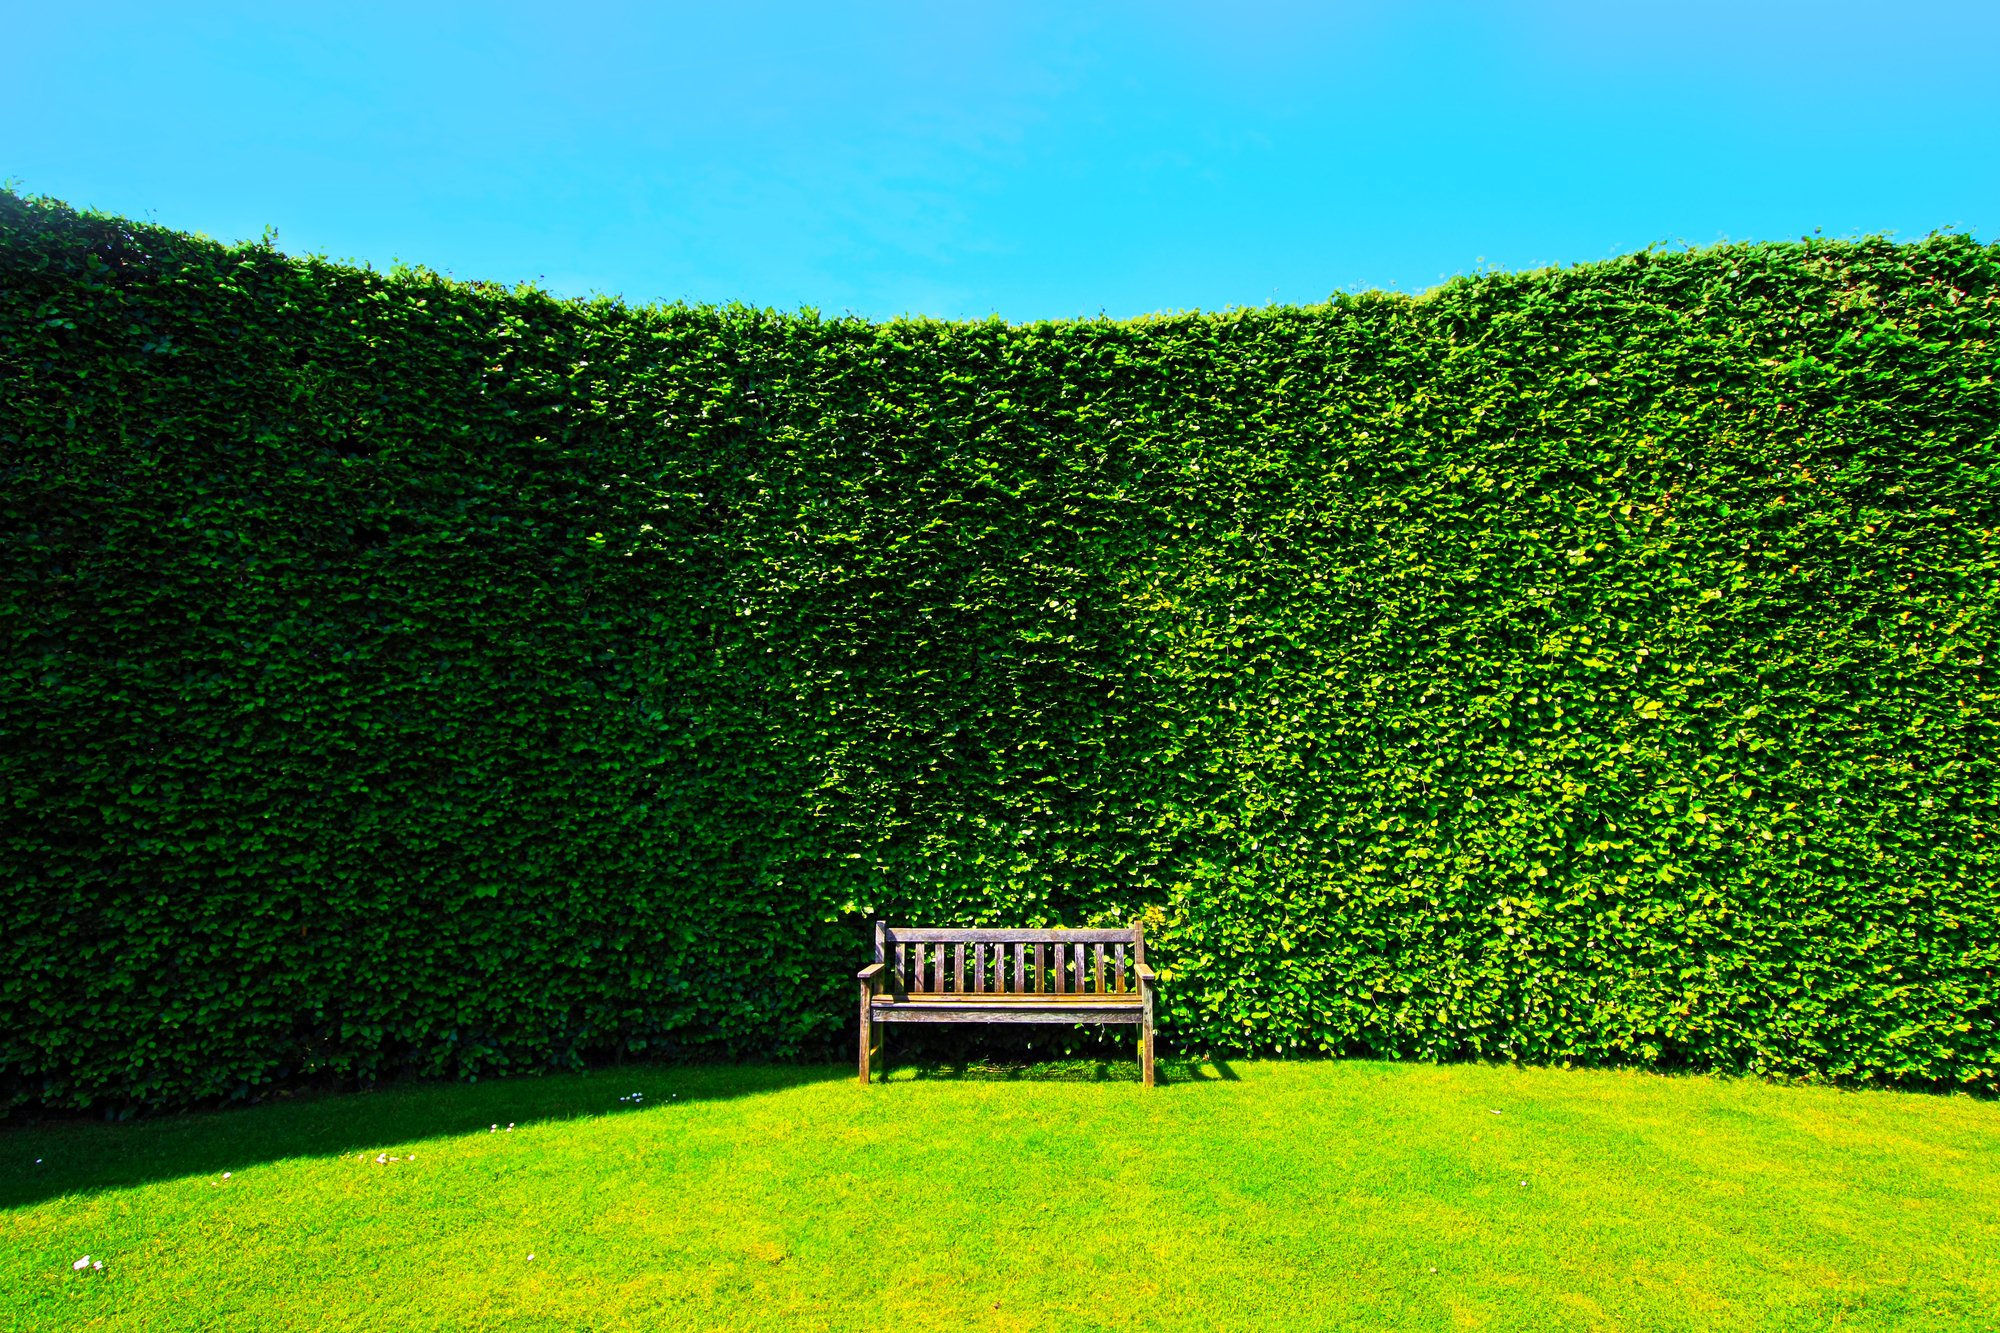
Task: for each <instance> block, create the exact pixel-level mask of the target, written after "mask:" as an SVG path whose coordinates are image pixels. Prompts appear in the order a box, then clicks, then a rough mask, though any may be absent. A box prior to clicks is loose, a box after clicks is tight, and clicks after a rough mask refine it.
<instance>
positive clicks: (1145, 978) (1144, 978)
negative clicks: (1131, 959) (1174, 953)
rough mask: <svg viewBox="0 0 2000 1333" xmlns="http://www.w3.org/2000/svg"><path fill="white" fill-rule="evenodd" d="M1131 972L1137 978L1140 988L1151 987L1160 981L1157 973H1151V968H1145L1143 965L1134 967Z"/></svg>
mask: <svg viewBox="0 0 2000 1333" xmlns="http://www.w3.org/2000/svg"><path fill="white" fill-rule="evenodd" d="M1132 971H1133V972H1134V973H1135V974H1136V975H1137V976H1138V978H1139V984H1140V985H1141V986H1151V985H1153V984H1154V983H1155V982H1157V981H1158V980H1159V979H1160V977H1159V973H1157V972H1155V971H1153V969H1152V968H1150V967H1147V966H1146V965H1145V964H1144V963H1140V964H1138V965H1136V966H1135V967H1134V968H1133V969H1132Z"/></svg>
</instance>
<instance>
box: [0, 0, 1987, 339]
mask: <svg viewBox="0 0 2000 1333" xmlns="http://www.w3.org/2000/svg"><path fill="white" fill-rule="evenodd" d="M7 31H8V45H9V47H10V48H11V51H10V58H9V60H8V61H7V64H8V77H7V78H6V79H5V80H0V177H5V178H10V179H13V180H15V181H17V182H18V186H17V188H20V189H22V190H24V191H27V192H29V193H36V194H50V195H54V196H56V197H57V198H60V199H64V200H67V201H69V202H70V203H73V204H76V205H79V206H92V207H96V208H101V209H106V210H110V211H114V212H119V213H125V214H129V215H132V216H135V217H144V218H148V219H151V220H154V221H157V222H160V223H162V224H165V225H167V226H171V227H176V228H181V229H183V230H190V231H201V232H206V233H208V234H209V235H211V236H216V237H220V238H223V239H227V240H235V239H239V238H244V237H252V236H256V235H257V234H259V233H260V232H261V231H263V229H264V228H265V227H266V226H275V227H277V228H278V243H279V245H280V246H281V247H282V248H284V249H286V250H289V251H293V252H306V251H316V252H323V253H328V254H331V255H333V256H335V257H337V258H354V259H358V260H365V261H369V262H372V263H375V264H377V265H385V264H387V263H389V262H390V261H392V260H394V259H402V260H405V261H409V262H415V263H422V264H426V265H429V266H430V267H433V268H437V269H443V270H449V271H451V272H453V273H455V274H457V275H458V276H460V277H467V278H487V279H495V280H501V281H508V282H513V281H519V280H522V279H539V280H541V281H542V282H543V283H544V284H545V285H547V286H548V287H550V288H552V289H553V290H555V291H558V292H560V293H563V294H566V295H581V294H585V293H590V292H604V293H613V294H618V295H622V296H624V297H625V298H626V299H627V300H630V301H635V302H641V301H663V300H664V301H671V300H676V299H681V298H685V299H688V300H696V301H732V300H740V301H746V302H749V303H752V304H756V305H773V306H778V307H781V308H787V309H791V308H796V307H799V306H814V307H817V308H819V309H821V310H823V311H827V312H829V313H839V312H842V311H848V310H851V311H854V312H857V313H860V314H864V315H869V316H875V317H884V316H890V315H896V314H902V313H925V314H932V315H944V316H953V317H965V316H975V317H976V316H984V315H987V314H989V313H992V312H996V311H997V312H998V313H999V314H1001V315H1003V316H1004V317H1006V318H1008V319H1012V320H1027V319H1037V318H1048V317H1071V316H1077V315H1096V314H1097V313H1099V312H1100V311H1103V312H1106V313H1108V314H1110V315H1113V316H1119V317H1122V316H1129V315H1136V314H1143V313H1146V312H1149V311H1156V310H1164V309H1187V308H1193V307H1199V308H1204V309H1214V308H1218V307H1223V306H1230V305H1262V304H1264V303H1266V302H1269V301H1272V300H1278V301H1286V302H1308V301H1317V300H1322V299H1324V298H1325V297H1326V296H1327V295H1328V294H1329V293H1330V292H1333V291H1335V290H1337V289H1342V288H1357V287H1389V288H1400V289H1402V290H1406V291H1409V290H1419V289H1421V288H1424V287H1427V286H1430V285H1432V284H1434V283H1436V282H1437V281H1438V280H1439V279H1440V278H1442V277H1446V276H1449V275H1451V274H1454V273H1461V272H1469V271H1471V270H1473V269H1474V268H1475V267H1476V266H1478V265H1479V264H1480V263H1481V261H1484V262H1485V263H1486V264H1489V265H1499V266H1502V267H1507V268H1523V267H1531V266H1539V265H1543V264H1550V263H1573V262H1578V261H1583V260H1590V259H1597V258H1601V257H1603V256H1605V255H1607V254H1613V253H1618V252H1622V251H1626V250H1631V249H1636V248H1639V247H1641V246H1644V245H1647V244H1649V243H1655V242H1666V243H1670V244H1673V243H1680V242H1692V243H1708V242H1712V241H1715V240H1718V239H1720V238H1723V237H1728V238H1730V239H1738V240H1743V239H1759V240H1762V239H1778V238H1785V237H1796V236H1798V235H1801V234H1803V233H1806V232H1809V231H1812V230H1813V229H1815V228H1820V229H1823V230H1824V232H1825V233H1826V234H1828V235H1850V234H1854V233H1859V232H1882V231H1893V232H1896V233H1897V234H1899V235H1901V236H1904V237H1906V238H1907V237H1916V236H1921V235H1923V234H1925V233H1927V232H1929V231H1931V230H1933V229H1936V228H1940V227H1957V228H1959V229H1960V230H1964V231H1969V232H1971V233H1972V234H1974V235H1976V236H1979V237H1980V238H1981V239H1983V240H1991V239H1994V238H1995V237H1996V236H2000V4H1996V3H1994V2H1993V0H1980V2H1978V3H1972V2H1954V3H1926V2H1925V0H1902V2H1901V3H1895V4H1890V3H1882V4H1865V5H1864V4H1850V3H1840V2H1838V0H1828V2H1826V3H1818V4H1803V3H1760V2H1759V0H1740V2H1739V3H1714V2H1713V0H1687V2H1686V3H1681V4H1677V5H1674V6H1658V5H1654V6H1646V7H1644V8H1641V7H1639V6H1630V7H1619V6H1615V5H1611V4H1606V3H1603V2H1602V0H1600V2H1599V3H1596V4H1580V3H1555V2H1553V0H1551V2H1549V3H1518V4H1498V3H1495V4H1483V5H1479V4H1414V3H1412V4H1369V3H1354V4H1328V5H1294V4H1279V3H1241V4H1226V3H1224V4H1181V3H1174V2H1172V0H1155V2H1154V3H1147V4H1108V5H1095V6H1092V5H1086V4H1081V3H1071V4H1057V5H1043V4H1039V3H1033V2H1031V0H1015V2H1013V3H1006V4H986V5H971V4H963V5H954V4H950V3H940V2H939V0H931V3H894V4H872V5H837V4H815V5H807V4H798V3H790V2H777V0H774V2H772V3H754V2H746V3H736V4H715V3H711V4H707V5H682V4H655V5H621V4H595V5H591V4H575V3H572V4H568V5H540V6H510V5H507V4H484V5H478V6H473V5H426V4H421V3H408V4H396V5H380V4H352V5H344V6H328V5H313V6H301V5H288V4H282V3H264V4H259V5H256V6H235V5H226V4H210V5H202V4H196V5H158V4H149V5H143V6H141V5H120V4H115V3H112V4H99V5H93V6H89V7H84V6H76V5H38V6H32V7H30V6H25V5H24V6H23V7H22V8H21V9H19V10H14V11H12V12H11V13H10V15H9V17H8V19H7Z"/></svg>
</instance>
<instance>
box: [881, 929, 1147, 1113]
mask: <svg viewBox="0 0 2000 1333" xmlns="http://www.w3.org/2000/svg"><path fill="white" fill-rule="evenodd" d="M892 951H893V952H892ZM1128 951H1129V952H1128ZM856 975H857V976H858V977H859V979H860V981H861V1081H862V1082H863V1083H866V1082H867V1081H868V1075H869V1071H870V1069H871V1068H873V1067H874V1066H875V1065H878V1064H882V1061H883V1059H884V1057H885V1055H886V1053H887V1036H886V1034H885V1032H884V1030H883V1029H884V1025H885V1024H888V1023H1132V1024H1135V1025H1136V1026H1137V1027H1138V1029H1139V1073H1140V1078H1141V1081H1143V1082H1144V1083H1145V1085H1146V1086H1147V1087H1149V1088H1150V1087H1152V1086H1153V985H1154V978H1153V969H1152V968H1150V967H1147V966H1146V934H1145V931H1144V929H1143V928H1142V927H1141V926H1140V925H1139V923H1138V922H1136V921H1135V922H1133V923H1132V924H1131V925H1129V926H1121V927H1118V928H1115V929H1109V930H986V929H964V930H952V929H931V928H924V927H912V926H891V925H889V924H887V923H886V922H882V921H877V922H876V923H875V961H874V962H872V963H870V964H869V965H868V966H866V967H864V968H862V969H861V971H860V972H859V973H857V974H856ZM1010 983H1011V984H1010ZM883 1067H884V1068H886V1067H887V1066H886V1065H884V1066H883Z"/></svg>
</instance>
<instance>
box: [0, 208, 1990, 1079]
mask: <svg viewBox="0 0 2000 1333" xmlns="http://www.w3.org/2000/svg"><path fill="white" fill-rule="evenodd" d="M1996 277H2000V248H1996V247H1982V246H1980V245H1978V244H1976V243H1974V242H1973V241H1971V240H1969V239H1967V238H1963V237H1956V236H1935V237H1932V238H1930V239H1928V240H1926V241H1923V242H1920V243H1917V244H1914V245H1894V244H1891V243H1889V242H1887V241H1883V240H1873V239H1871V240H1864V241H1858V242H1822V241H1806V242H1801V243H1798V244H1787V245H1749V246H1743V245H1735V246H1721V247H1716V248H1713V249H1707V250H1698V251H1690V252H1685V253H1678V252H1677V253H1660V252H1647V253H1642V254H1634V255H1629V256H1626V257H1624V258H1621V259H1617V260H1612V261H1609V262H1606V263H1602V264H1593V265H1588V266H1583V267H1578V268H1572V269H1564V270H1546V271H1540V272H1534V273H1523V274H1489V275H1484V276H1481V277H1478V278H1475V279H1468V280H1459V281H1455V282H1452V283H1450V284H1447V285H1445V286H1443V287H1441V288H1439V289H1437V290H1436V291H1433V292H1431V293H1429V294H1427V295H1425V296H1423V297H1420V298H1416V299H1409V298H1402V297H1395V296H1384V295H1381V294H1369V295H1366V296H1358V297H1341V298H1338V299H1336V300H1334V301H1331V302H1329V303H1328V304H1326V305H1323V306H1315V307H1308V308H1294V307H1272V308H1268V309H1262V310H1250V311H1236V312H1229V313H1224V314H1219V315H1196V314H1189V315H1169V316H1159V317H1154V318H1147V319H1139V320H1131V321H1124V322H1113V321H1104V320H1100V321H1086V322H1076V323H1044V324H1032V325H1021V326H1014V325H1008V324H1005V323H1002V322H1000V321H998V320H994V321H987V322H977V323H954V322H935V321H921V320H917V321H896V322H891V323H887V324H874V323H868V322H864V321H860V320H851V319H849V320H827V319H822V318H820V317H818V316H816V315H813V314H811V313H810V312H807V313H801V314H797V315H783V314H777V313H773V312H768V311H757V310H751V309H745V308H729V309H716V308H707V307H689V306H670V307H648V308H629V307H626V306H623V305H621V304H618V303H615V302H607V301H595V302H573V301H560V300H555V299H552V298H550V297H549V296H547V295H545V294H543V293H540V292H537V291H533V290H527V289H522V290H507V289H503V288H499V287H493V286H487V285H480V284H462V283H454V282H450V281H447V280H445V279H442V278H440V277H438V276H436V275H434V274H431V273H428V272H424V271H420V270H419V271H399V272H396V273H391V274H383V273H377V272H372V271H367V270H362V269H356V268H352V267H346V266H342V265H337V264H331V263H327V262H324V261H321V260H317V259H299V258H292V257H288V256H285V255H282V254H279V253H276V252H275V251H272V250H270V249H267V248H260V247H258V246H239V247H227V246H223V245H218V244H215V243H213V242H209V241H206V240H202V239H198V238H190V237H187V236H183V235H178V234H175V233H172V232H168V231H164V230H161V229H158V228H153V227H146V226H141V225H138V224H134V223H131V222H128V221H124V220H121V219H116V218H107V217H100V216H88V215H79V214H76V213H72V212H70V211H68V210H66V209H64V208H62V207H61V206H60V205H56V204H53V203H50V202H47V201H35V200H22V199H20V198H18V197H15V196H12V195H0V396H4V400H0V475H3V476H4V492H0V503H4V507H5V519H6V523H5V534H6V535H5V546H4V563H0V608H4V613H5V621H4V632H5V634H6V636H7V637H6V649H7V651H6V664H5V668H4V678H3V679H4V685H0V732H4V736H5V744H4V746H0V794H4V801H5V806H4V810H5V816H4V817H5V825H4V829H0V839H3V840H0V870H3V872H4V877H5V878H4V885H5V889H4V898H0V913H4V915H3V916H0V924H4V930H0V1105H5V1104H20V1103H23V1102H30V1101H34V1102H41V1103H45V1104H48V1105H57V1106H82V1105H88V1104H94V1103H105V1104H125V1105H132V1106H139V1105H156V1104H166V1103H173V1102H182V1101H186V1100H188V1099H191V1098H199V1097H207V1096H214V1095H218V1094H229V1093H232V1092H233V1093H236V1094H238V1095H242V1094H244V1093H246V1092H248V1091H250V1090H252V1089H254V1088H255V1087H257V1086H258V1085H260V1084H263V1083H266V1082H269V1081H271V1080H273V1079H278V1078H282V1077H286V1076H289V1075H290V1074H292V1073H293V1072H295V1071H302V1070H305V1071H334V1072H339V1073H345V1074H350V1075H355V1076H359V1077H364V1078H365V1077H368V1076H370V1075H372V1073H374V1072H375V1071H377V1070H380V1069H383V1068H386V1067H391V1066H398V1067H411V1066H414V1067H415V1068H417V1069H419V1070H422V1071H425V1072H433V1073H451V1074H458V1075H470V1074H476V1073H482V1072H489V1071H496V1072H497V1071H506V1070H513V1069H526V1068H538V1067H546V1066H551V1065H563V1064H572V1063H575V1062H577V1061H579V1060H581V1059H583V1058H584V1057H585V1056H586V1055H588V1054H590V1053H593V1052H606V1051H611V1050H620V1051H629V1052H641V1053H651V1054H655V1055H659V1056H665V1057H680V1058H687V1057H695V1056H701V1055H704V1054H713V1055H723V1054H732V1055H733V1054H744V1053H759V1054H763V1055H768V1056H778V1057H788V1056H805V1055H815V1054H823V1053H826V1052H828V1051H829V1050H831V1049H833V1048H836V1047H839V1046H841V1045H842V1044H845V1045H847V1046H848V1047H849V1048H851V1045H852V1040H853V1033H852V1031H851V1027H852V1018H851V1015H850V1014H849V1013H848V1012H847V1001H848V999H849V994H848V984H849V978H851V974H852V969H853V967H854V966H855V965H856V962H857V960H858V959H859V958H860V957H861V956H862V954H863V952H864V951H865V945H864V944H863V935H862V923H863V922H864V921H866V920H868V919H870V918H872V917H875V916H890V917H894V918H897V919H902V920H909V921H921V922H926V923H967V924H970V923H978V922H995V923H1004V924H1009V925H1019V924H1042V923H1060V924H1071V925H1075V924H1084V923H1087V922H1092V921H1104V920H1123V919H1126V918H1128V917H1129V916H1131V915H1134V914H1139V913H1146V914H1148V915H1149V916H1150V918H1151V920H1152V923H1153V924H1152V926H1151V928H1150V930H1151V933H1150V935H1149V942H1151V943H1152V944H1153V948H1152V949H1150V950H1149V955H1150V956H1152V957H1153V958H1154V959H1155V960H1156V963H1157V965H1158V966H1160V967H1161V971H1162V978H1163V985H1164V988H1165V992H1166V1011H1167V1012H1166V1013H1165V1014H1164V1015H1163V1019H1164V1022H1165V1026H1166V1030H1167V1032H1168V1033H1169V1035H1170V1036H1171V1037H1173V1038H1174V1039H1176V1040H1178V1041H1179V1042H1180V1043H1182V1044H1183V1045H1190V1046H1212V1047H1219V1048H1229V1049H1238V1050H1242V1049H1251V1050H1262V1051H1266V1052H1270V1051H1273V1050H1278V1051H1285V1052H1291V1051H1298V1052H1322V1051H1331V1052H1356V1053H1370V1054H1380V1055H1393V1056H1399V1057H1418V1058H1431V1059H1442V1058H1452V1057H1461V1056H1469V1055H1477V1056H1489V1057H1500V1058H1520V1059H1530V1060H1541V1061H1575V1062H1584V1063H1621V1062H1622V1063H1640V1064H1647V1065H1653V1066H1674V1067H1693V1068H1715V1069H1731V1070H1745V1071H1762V1072H1770V1073H1782V1074H1790V1075H1800V1076H1808V1077H1823V1078H1839V1079H1847V1080H1857V1081H1880V1082H1897V1083H1904V1084H1910V1085H1920V1086H1935V1087H1960V1088H1970V1089H1981V1090H1986V1091H1992V1090H1993V1089H1994V1088H1995V1086H1996V1080H1997V1079H2000V1072H1996V1071H2000V1035H1996V1031H1995V1013H1996V1010H1995V993H1996V982H1995V977H1994V970H1995V967H1996V964H2000V877H1996V873H1995V871H1996V856H1995V852H1994V847H1993V841H1994V837H1995V822H1994V817H1995V813H1996V803H2000V787H1996V781H1995V779H1996V771H1995V753H1996V749H2000V732H1996V726H1995V723H1996V718H2000V709H1996V702H2000V692H1996V688H1995V682H1994V676H1993V668H1992V666H1990V665H1989V664H1988V662H1987V658H1988V656H1989V655H1990V654H1991V653H1992V652H1993V651H1994V646H1995V645H1994V629H1995V623H1996V621H1995V612H1996V577H1995V569H1996V558H1997V557H2000V536H1997V535H1996V534H2000V449H1996V445H1997V444H2000V439H1996V426H2000V399H1997V398H1996V387H1995V381H1994V377H1995V371H1996V361H2000V357H1997V356H1996V350H1995V344H1994V341H1993V340H1994V321H1995V311H1996V306H2000V285H1996Z"/></svg>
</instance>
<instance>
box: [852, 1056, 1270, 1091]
mask: <svg viewBox="0 0 2000 1333" xmlns="http://www.w3.org/2000/svg"><path fill="white" fill-rule="evenodd" d="M877 1081H878V1082H882V1083H938V1082H949V1083H1131V1084H1135V1085H1136V1084H1137V1083H1139V1081H1140V1079H1139V1065H1138V1063H1137V1062H1136V1061H1133V1060H1122V1061H1121V1060H1116V1059H1100V1058H1096V1057H1082V1058H1076V1059H1055V1060H996V1059H992V1058H990V1057H989V1058H985V1059H972V1058H963V1059H956V1060H923V1059H918V1060H911V1061H908V1062H905V1063H894V1062H892V1063H891V1064H890V1066H889V1069H888V1072H887V1073H884V1074H879V1075H877ZM1241 1081H1242V1080H1241V1079H1240V1077H1239V1076H1238V1075H1237V1073H1236V1071H1235V1070H1234V1069H1231V1068H1230V1067H1229V1064H1228V1062H1227V1061H1224V1060H1215V1059H1209V1060H1195V1059H1164V1058H1163V1059H1159V1060H1156V1061H1154V1064H1153V1082H1154V1083H1155V1084H1156V1085H1158V1084H1174V1083H1238V1082H1241Z"/></svg>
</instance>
